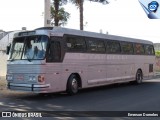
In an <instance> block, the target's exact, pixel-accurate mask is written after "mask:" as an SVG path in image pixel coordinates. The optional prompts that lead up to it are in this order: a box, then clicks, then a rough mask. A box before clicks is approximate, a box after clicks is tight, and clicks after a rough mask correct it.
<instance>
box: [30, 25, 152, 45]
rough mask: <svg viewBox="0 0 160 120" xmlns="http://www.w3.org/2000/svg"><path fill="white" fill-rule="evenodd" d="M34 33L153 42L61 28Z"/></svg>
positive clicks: (45, 29) (42, 29)
mask: <svg viewBox="0 0 160 120" xmlns="http://www.w3.org/2000/svg"><path fill="white" fill-rule="evenodd" d="M34 31H35V34H46V35H51V36H62V37H63V36H64V35H77V36H85V37H93V38H101V39H106V40H118V41H126V42H135V43H144V44H153V42H151V41H148V40H141V39H136V38H128V37H122V36H116V35H108V34H102V33H95V32H88V31H82V30H75V29H69V28H62V27H42V28H37V29H35V30H34ZM31 32H33V31H31Z"/></svg>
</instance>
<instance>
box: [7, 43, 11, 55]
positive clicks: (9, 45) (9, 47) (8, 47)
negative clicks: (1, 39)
mask: <svg viewBox="0 0 160 120" xmlns="http://www.w3.org/2000/svg"><path fill="white" fill-rule="evenodd" d="M10 49H11V44H8V45H7V47H6V54H7V55H8V54H9V51H10Z"/></svg>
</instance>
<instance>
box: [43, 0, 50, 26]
mask: <svg viewBox="0 0 160 120" xmlns="http://www.w3.org/2000/svg"><path fill="white" fill-rule="evenodd" d="M50 4H51V2H50V0H44V27H51V24H50V22H51V20H50V17H51V7H50Z"/></svg>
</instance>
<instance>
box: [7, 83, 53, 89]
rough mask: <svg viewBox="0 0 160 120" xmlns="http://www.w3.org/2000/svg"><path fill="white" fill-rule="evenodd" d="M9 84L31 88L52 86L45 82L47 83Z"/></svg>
mask: <svg viewBox="0 0 160 120" xmlns="http://www.w3.org/2000/svg"><path fill="white" fill-rule="evenodd" d="M8 85H9V86H15V87H29V88H32V86H33V88H45V87H50V84H45V85H35V84H15V83H9V84H8Z"/></svg>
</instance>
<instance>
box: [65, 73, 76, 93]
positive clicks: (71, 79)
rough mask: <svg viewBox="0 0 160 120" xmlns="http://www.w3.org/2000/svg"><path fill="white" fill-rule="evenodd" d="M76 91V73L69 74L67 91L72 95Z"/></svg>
mask: <svg viewBox="0 0 160 120" xmlns="http://www.w3.org/2000/svg"><path fill="white" fill-rule="evenodd" d="M77 92H78V78H77V76H76V75H74V74H73V75H71V76H70V77H69V79H68V83H67V93H68V94H69V95H74V94H76V93H77Z"/></svg>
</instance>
